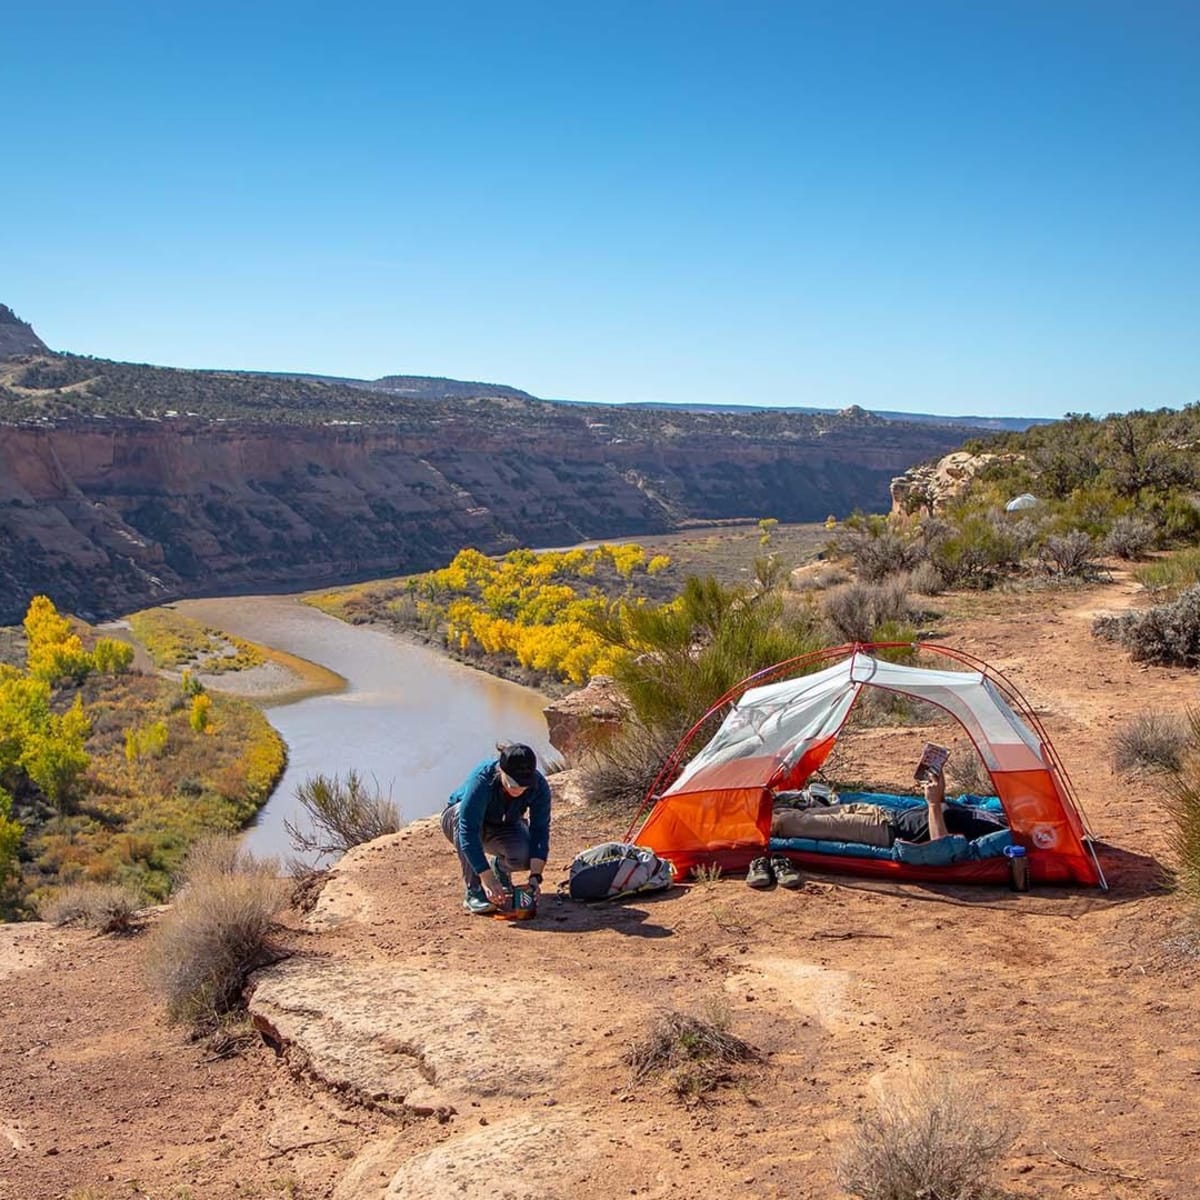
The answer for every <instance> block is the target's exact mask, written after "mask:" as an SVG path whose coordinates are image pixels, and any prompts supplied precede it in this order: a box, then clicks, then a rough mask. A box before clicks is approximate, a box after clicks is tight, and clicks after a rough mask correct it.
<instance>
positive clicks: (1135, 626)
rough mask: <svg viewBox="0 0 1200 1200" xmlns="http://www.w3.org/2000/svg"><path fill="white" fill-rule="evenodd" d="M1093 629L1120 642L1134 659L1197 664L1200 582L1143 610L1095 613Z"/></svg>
mask: <svg viewBox="0 0 1200 1200" xmlns="http://www.w3.org/2000/svg"><path fill="white" fill-rule="evenodd" d="M1092 632H1093V633H1094V634H1095V635H1096V636H1097V637H1101V638H1106V639H1107V640H1108V641H1112V642H1119V643H1120V644H1121V645H1122V646H1124V647H1125V649H1126V650H1128V651H1129V654H1130V657H1131V658H1133V659H1134V660H1135V661H1137V662H1148V663H1154V664H1156V665H1158V666H1163V667H1194V666H1196V665H1197V664H1200V584H1197V585H1193V586H1192V587H1190V588H1188V589H1187V590H1186V591H1185V592H1183V593H1182V594H1181V595H1180V596H1179V598H1178V599H1176V600H1172V601H1169V602H1168V603H1166V604H1158V605H1156V606H1155V607H1154V608H1149V609H1146V610H1145V611H1144V612H1127V613H1122V614H1121V615H1120V616H1115V617H1097V618H1096V620H1095V621H1094V622H1093V623H1092Z"/></svg>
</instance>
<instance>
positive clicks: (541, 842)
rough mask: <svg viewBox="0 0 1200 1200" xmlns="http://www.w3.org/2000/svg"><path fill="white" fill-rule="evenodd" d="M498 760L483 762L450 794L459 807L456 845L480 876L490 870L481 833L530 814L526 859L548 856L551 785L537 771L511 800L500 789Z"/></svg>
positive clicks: (513, 822)
mask: <svg viewBox="0 0 1200 1200" xmlns="http://www.w3.org/2000/svg"><path fill="white" fill-rule="evenodd" d="M499 766H500V760H499V759H498V758H485V759H484V760H483V762H481V763H479V764H478V766H475V767H473V768H472V769H471V773H470V775H468V776H467V778H466V779H465V780H464V782H463V783H462V784H461V785H460V786H459V787H458V788H457V789H456V790H455V791H453V792H451V793H450V800H449V803H450V804H457V805H458V844H459V845H460V846H461V847H462V850H463V853H464V854H465V855H466V856H467V861H468V862H469V863H470V864H471V869H472V870H473V871H474V872H475V873H476V874H477V875H481V874H482V873H483V872H484V871H486V870H488V869H489V863H488V860H487V855H486V854H484V852H483V831H484V829H485V827H486V828H488V829H493V828H496V827H499V826H503V825H515V824H516V823H517V821H519V820H520V819H521V818H522V817H523V816H524V815H525V814H526V812H528V813H529V857H530V858H540V859H542V860H545V859H546V858H547V856H548V855H549V853H550V785H549V784H548V783H547V782H546V778H545V776H544V775H543V774H542V773H541V771H538V772H537V773H536V774H535V775H534V779H533V782H532V783H531V784H530V785H529V786H528V787H527V788H526V789H525V790H524V791H523V792H522V793H521V794H520V795H519V796H510V795H508V793H507V792H505V790H504V789H503V788H502V787H501V786H500V772H499V769H498V768H499Z"/></svg>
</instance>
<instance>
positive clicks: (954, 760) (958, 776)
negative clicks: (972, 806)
mask: <svg viewBox="0 0 1200 1200" xmlns="http://www.w3.org/2000/svg"><path fill="white" fill-rule="evenodd" d="M946 778H947V780H948V781H949V783H950V786H951V787H952V788H954V789H957V790H958V791H960V792H966V793H967V794H968V795H971V796H994V795H995V794H996V784H995V783H994V782H993V780H992V777H991V775H989V774H988V769H987V767H985V766H984V765H983V759H982V758H980V757H979V751H978V750H976V749H975V747H974V746H972V745H971V744H970V743H969V742H968V743H967V744H966V745H965V746H962V745H959V746H956V747H955V748H954V750H953V752H952V753H951V755H950V758H949V760H948V761H947V763H946Z"/></svg>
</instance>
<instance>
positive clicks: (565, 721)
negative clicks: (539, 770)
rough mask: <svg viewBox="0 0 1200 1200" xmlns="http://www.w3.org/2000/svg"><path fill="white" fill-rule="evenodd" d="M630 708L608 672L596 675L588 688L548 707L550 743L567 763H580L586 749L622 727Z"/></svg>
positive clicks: (564, 697) (599, 742) (546, 710)
mask: <svg viewBox="0 0 1200 1200" xmlns="http://www.w3.org/2000/svg"><path fill="white" fill-rule="evenodd" d="M628 708H629V705H628V702H627V701H626V699H625V697H624V696H623V695H622V694H621V691H620V689H619V688H618V687H617V684H616V681H615V680H614V679H613V678H612V677H611V676H609V675H596V676H594V677H593V678H592V679H591V680H590V681H589V682H588V685H587V687H584V688H580V689H579V691H577V692H571V693H570V694H569V695H566V696H563V697H562V698H561V699H558V700H555V701H554V702H553V703H551V704H548V705H547V706H546V708H545V710H544V711H545V714H546V725H547V726H548V728H549V731H550V745H552V746H553V747H554V748H555V750H557V751H558V752H559V754H561V755H562V756H563V758H564V759H565V760H566V761H567V763H568V764H570V763H574V762H577V761H578V759H579V757H580V755H581V754H582V753H583V752H584V751H586V750H588V749H589V748H591V747H593V746H596V745H598V744H601V743H602V742H603V741H604V739H606V738H609V737H611V736H612V735H613V734H614V733H615V732H616V731H617V730H618V729H619V728H620V727H621V722H622V721H623V720H624V719H625V714H626V712H627V711H628Z"/></svg>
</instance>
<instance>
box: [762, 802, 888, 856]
mask: <svg viewBox="0 0 1200 1200" xmlns="http://www.w3.org/2000/svg"><path fill="white" fill-rule="evenodd" d="M771 836H772V837H780V838H812V839H813V840H814V841H818V842H861V843H863V844H864V845H867V846H883V847H885V848H886V847H888V846H890V845H891V844H892V827H891V823H890V821H889V819H888V810H887V809H886V808H883V807H882V806H880V805H878V804H835V805H833V806H832V807H830V808H780V809H777V810H776V811H775V812H774V813H772V815H771Z"/></svg>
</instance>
